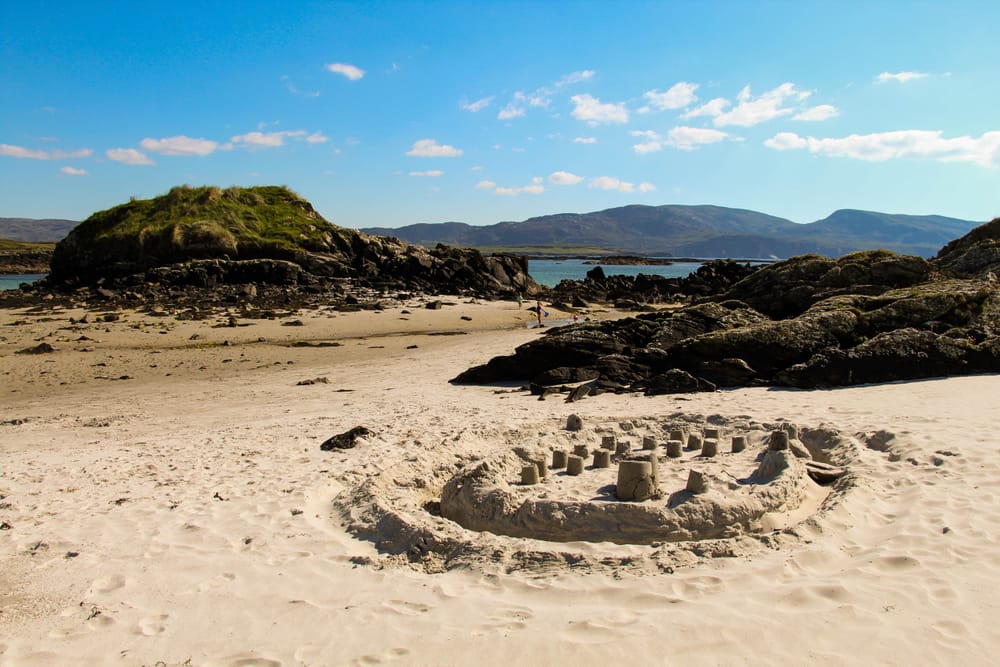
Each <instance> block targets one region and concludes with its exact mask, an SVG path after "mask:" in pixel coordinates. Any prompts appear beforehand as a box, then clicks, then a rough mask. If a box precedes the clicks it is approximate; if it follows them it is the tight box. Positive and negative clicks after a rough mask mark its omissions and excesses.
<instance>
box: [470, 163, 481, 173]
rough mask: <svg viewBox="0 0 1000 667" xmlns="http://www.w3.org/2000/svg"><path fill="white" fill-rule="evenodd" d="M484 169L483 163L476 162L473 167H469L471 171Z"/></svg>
mask: <svg viewBox="0 0 1000 667" xmlns="http://www.w3.org/2000/svg"><path fill="white" fill-rule="evenodd" d="M482 170H483V166H482V165H481V164H474V165H472V166H471V167H469V171H482Z"/></svg>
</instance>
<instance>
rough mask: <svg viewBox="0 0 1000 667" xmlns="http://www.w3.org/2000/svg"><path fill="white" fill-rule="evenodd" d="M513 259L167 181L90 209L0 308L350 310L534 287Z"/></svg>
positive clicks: (299, 206)
mask: <svg viewBox="0 0 1000 667" xmlns="http://www.w3.org/2000/svg"><path fill="white" fill-rule="evenodd" d="M526 267H527V264H526V262H525V261H524V260H523V259H522V258H519V257H515V256H513V255H502V254H496V255H483V254H482V253H480V252H479V251H477V250H472V249H466V248H454V247H449V246H444V245H439V246H437V247H435V248H430V249H428V248H424V247H423V246H418V245H412V244H409V243H405V242H403V241H400V240H398V239H394V238H390V237H379V236H369V235H367V234H364V233H362V232H359V231H356V230H352V229H347V228H343V227H338V226H336V225H333V224H331V223H330V222H328V221H326V220H325V219H324V218H323V217H322V216H320V214H319V213H317V212H316V211H315V210H314V209H313V207H312V205H310V204H309V202H308V201H306V200H304V199H302V198H301V197H299V196H298V195H296V194H295V193H293V192H291V191H290V190H288V189H286V188H283V187H275V186H264V187H252V188H237V187H232V188H227V189H221V188H217V187H197V188H193V187H188V186H180V187H175V188H173V189H172V190H170V192H168V193H167V194H165V195H163V196H160V197H156V198H153V199H149V200H133V201H130V202H128V203H125V204H122V205H120V206H116V207H114V208H111V209H108V210H105V211H99V212H97V213H94V214H93V215H92V216H90V217H89V218H88V219H87V220H85V221H83V222H82V223H80V224H79V225H78V226H77V227H75V228H74V229H73V230H72V231H71V232H70V233H69V235H67V236H66V238H64V239H63V240H62V241H60V242H59V243H58V244H57V245H56V247H55V250H54V251H53V253H52V257H51V265H50V267H48V268H47V270H48V273H49V275H48V277H47V278H46V279H45V280H43V281H41V282H40V283H38V284H37V285H34V286H32V287H30V288H28V289H22V290H18V291H12V292H10V293H0V304H3V305H8V306H17V305H24V304H31V303H35V302H37V301H39V300H40V299H44V300H47V301H50V302H53V301H54V302H65V301H68V302H72V303H76V304H80V303H90V302H93V303H96V304H99V305H100V307H102V308H106V307H108V306H109V305H111V306H117V307H125V308H142V307H147V308H149V307H152V308H159V307H164V308H171V309H174V310H177V309H180V310H185V309H187V310H190V311H192V312H193V313H194V316H197V313H198V312H199V311H204V310H210V309H212V308H216V307H232V306H241V307H242V308H244V309H245V310H247V309H248V310H256V311H261V312H265V313H266V312H267V311H270V310H273V309H275V308H294V307H309V306H317V305H324V306H330V305H340V306H343V307H345V308H348V309H350V308H357V307H363V306H364V305H373V304H377V303H378V302H379V301H380V300H384V299H386V298H389V299H394V298H398V297H399V295H400V294H404V295H405V294H406V293H410V292H419V293H422V294H428V295H435V294H442V293H447V294H462V295H469V296H476V297H482V298H510V299H513V298H514V296H515V295H516V294H523V295H532V294H534V293H536V292H537V291H538V289H539V287H538V286H537V285H536V284H535V283H534V281H533V280H532V279H531V278H530V276H528V274H527V271H526Z"/></svg>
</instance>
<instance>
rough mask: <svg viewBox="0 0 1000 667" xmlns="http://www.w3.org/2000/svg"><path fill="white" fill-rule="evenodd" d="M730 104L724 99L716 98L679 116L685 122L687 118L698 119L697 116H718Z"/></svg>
mask: <svg viewBox="0 0 1000 667" xmlns="http://www.w3.org/2000/svg"><path fill="white" fill-rule="evenodd" d="M729 104H730V102H729V100H727V99H726V98H724V97H716V98H715V99H712V100H709V101H708V102H705V103H704V104H702V105H701V106H700V107H695V108H694V109H691V111H688V112H686V113H684V114H682V115H681V118H683V119H684V120H687V119H689V118H698V117H699V116H713V117H714V116H718V115H719V114H721V113H722V112H723V110H724V109H725V108H726V107H728V106H729Z"/></svg>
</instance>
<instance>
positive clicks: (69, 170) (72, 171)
mask: <svg viewBox="0 0 1000 667" xmlns="http://www.w3.org/2000/svg"><path fill="white" fill-rule="evenodd" d="M59 171H60V173H63V174H66V175H67V176H86V175H87V170H86V169H77V168H75V167H62V168H61V169H60V170H59Z"/></svg>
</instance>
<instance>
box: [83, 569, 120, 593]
mask: <svg viewBox="0 0 1000 667" xmlns="http://www.w3.org/2000/svg"><path fill="white" fill-rule="evenodd" d="M123 586H125V577H123V576H121V575H120V574H112V575H110V576H107V577H101V578H100V579H95V580H94V581H93V583H91V584H90V590H88V591H87V594H88V595H95V594H100V593H110V592H111V591H116V590H118V589H119V588H122V587H123Z"/></svg>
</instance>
